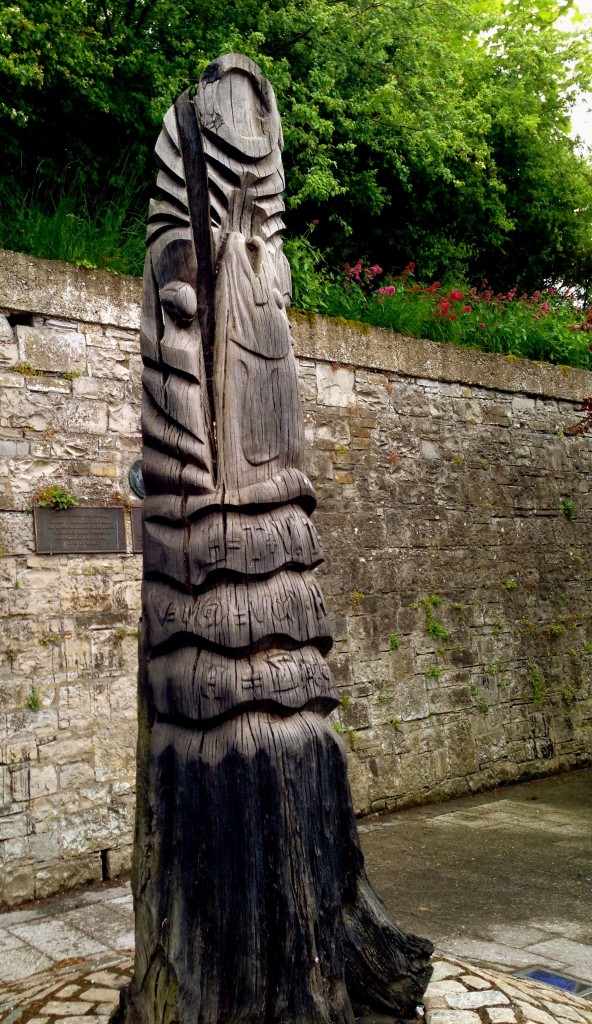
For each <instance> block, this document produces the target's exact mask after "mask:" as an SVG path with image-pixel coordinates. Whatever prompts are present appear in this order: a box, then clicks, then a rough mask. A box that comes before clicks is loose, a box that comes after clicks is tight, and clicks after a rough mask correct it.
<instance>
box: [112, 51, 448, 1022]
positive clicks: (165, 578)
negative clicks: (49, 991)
mask: <svg viewBox="0 0 592 1024" xmlns="http://www.w3.org/2000/svg"><path fill="white" fill-rule="evenodd" d="M281 144H282V142H281V129H280V121H279V115H278V111H277V107H276V103H275V97H274V95H273V92H272V89H271V87H270V85H269V83H268V82H267V81H266V80H265V79H264V78H262V77H261V73H260V71H259V69H258V68H257V66H256V65H255V64H253V63H252V61H250V60H248V59H247V58H245V57H242V56H237V55H230V56H225V57H221V58H220V59H219V60H217V61H215V62H214V63H213V64H210V66H209V67H208V68H207V70H206V71H205V73H204V75H203V77H202V79H201V82H200V84H199V87H198V89H197V93H196V94H195V96H193V95H192V94H191V93H190V92H185V93H183V95H182V96H181V97H180V98H179V99H178V100H177V102H176V103H175V105H174V106H173V107H172V108H171V109H170V110H169V112H168V113H167V115H166V117H165V118H164V126H163V130H162V132H161V135H160V137H159V139H158V142H157V146H156V155H157V160H158V165H159V168H160V170H159V175H158V187H159V190H160V199H159V200H158V201H156V202H153V203H151V206H150V215H149V225H148V255H147V259H146V269H145V277H144V302H143V313H142V329H141V336H142V355H143V359H144V365H145V369H144V396H143V410H142V423H143V435H144V451H143V472H144V480H145V487H146V499H145V502H144V584H143V600H142V616H143V628H142V640H141V651H140V676H139V711H140V734H139V748H138V795H137V820H136V844H135V860H134V877H133V887H134V898H135V913H136V961H135V974H134V979H133V981H132V984H131V986H130V987H129V989H128V990H126V991H125V992H124V993H123V995H122V1000H121V1005H120V1008H119V1010H118V1011H117V1015H116V1019H117V1020H119V1021H121V1022H126V1024H140V1022H141V1024H174V1022H178V1024H239V1022H240V1024H243V1022H245V1024H247V1022H248V1024H276V1022H278V1024H279V1022H282V1024H292V1022H302V1024H304V1022H315V1024H317V1022H318V1024H324V1022H352V1021H353V1020H354V1014H355V1012H359V1011H360V1010H361V1008H363V1007H370V1008H373V1009H374V1010H377V1011H379V1012H382V1013H389V1014H391V1015H396V1016H397V1018H400V1017H408V1016H414V1013H415V1006H416V1004H417V1003H418V1001H420V999H421V996H422V994H423V992H424V989H425V986H426V984H427V981H428V978H429V975H430V970H431V969H430V966H429V960H430V953H431V950H432V947H431V944H430V943H429V942H428V941H426V940H423V939H418V938H416V937H415V936H409V935H405V934H404V933H403V932H401V931H400V929H399V928H398V927H397V926H396V925H395V924H394V923H393V922H392V921H391V920H390V918H389V916H388V915H387V913H386V911H385V908H384V906H383V904H382V903H381V902H380V900H379V898H378V897H377V896H376V894H375V893H374V891H373V889H372V887H371V886H370V884H369V882H368V880H367V878H366V875H365V873H364V866H363V857H362V853H361V850H360V846H359V842H358V838H357V830H356V823H355V818H354V813H353V809H352V804H351V797H350V792H349V787H348V781H347V774H346V763H345V755H344V750H343V745H342V742H341V740H340V739H339V737H338V736H337V735H336V733H335V731H334V730H333V728H332V726H331V724H330V723H328V722H327V715H328V714H329V712H330V711H331V710H332V709H333V708H335V707H336V706H337V703H338V701H337V695H336V690H335V686H334V683H333V681H332V678H331V673H330V671H329V669H328V667H327V664H326V662H325V660H324V655H326V654H327V652H328V650H329V648H330V646H331V636H330V627H329V622H328V618H327V610H326V607H325V602H324V600H323V595H322V593H321V591H320V588H319V585H318V582H317V580H316V577H315V575H314V573H313V571H312V570H313V569H314V568H315V566H317V565H318V564H319V563H320V562H321V561H322V552H321V547H320V544H319V541H318V538H317V535H316V532H315V528H314V526H313V525H312V523H311V520H310V518H309V516H310V513H311V512H312V511H313V509H314V506H315V495H314V491H313V488H312V485H311V483H310V481H309V480H308V479H307V477H306V475H305V474H304V472H303V468H302V462H303V428H302V414H301V409H300V400H299V391H298V376H297V369H296V363H295V359H294V355H293V352H292V342H291V337H290V329H289V325H288V318H287V314H286V309H287V306H288V304H289V299H290V271H289V267H288V264H287V261H286V258H285V256H284V255H283V252H282V242H281V232H282V228H283V226H284V225H283V223H282V212H283V204H282V199H281V192H282V189H283V186H284V179H283V171H282V162H281V155H280V151H281Z"/></svg>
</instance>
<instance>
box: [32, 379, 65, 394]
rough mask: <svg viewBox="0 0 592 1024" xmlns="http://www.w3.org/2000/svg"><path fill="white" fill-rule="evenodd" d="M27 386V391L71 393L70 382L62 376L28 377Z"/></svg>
mask: <svg viewBox="0 0 592 1024" xmlns="http://www.w3.org/2000/svg"><path fill="white" fill-rule="evenodd" d="M25 387H26V389H27V391H40V392H44V393H46V394H58V395H69V394H71V387H70V382H69V381H67V380H62V379H61V378H60V377H27V379H26V383H25Z"/></svg>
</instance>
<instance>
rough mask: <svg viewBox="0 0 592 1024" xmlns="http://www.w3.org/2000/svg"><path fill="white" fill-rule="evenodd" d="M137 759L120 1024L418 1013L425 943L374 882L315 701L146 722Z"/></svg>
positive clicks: (334, 743)
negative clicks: (132, 958) (295, 709)
mask: <svg viewBox="0 0 592 1024" xmlns="http://www.w3.org/2000/svg"><path fill="white" fill-rule="evenodd" d="M146 763H147V771H146V772H145V773H142V770H140V780H139V782H140V786H141V787H142V786H143V792H142V793H140V804H139V806H141V808H142V811H141V813H140V814H139V815H138V826H137V827H138V834H137V836H136V851H137V852H136V856H137V858H138V859H137V862H136V865H135V878H134V889H135V902H136V921H137V923H136V935H137V941H138V943H139V944H138V947H137V949H136V965H135V975H134V980H133V982H132V984H131V986H130V987H129V988H128V989H127V990H126V991H124V992H123V993H122V1001H121V1006H120V1008H119V1010H118V1011H117V1014H116V1016H115V1017H114V1021H117V1022H119V1024H147V1022H150V1024H255V1022H257V1024H262V1022H267V1024H276V1022H278V1024H279V1022H282V1024H292V1022H293V1024H305V1022H306V1024H317V1022H318V1024H325V1022H327V1024H328V1022H335V1024H338V1022H343V1024H353V1021H354V1017H355V1011H354V1007H353V1006H352V1002H353V1003H354V1005H355V1009H356V1010H357V1009H359V1008H361V1007H369V1008H370V1009H372V1010H376V1011H378V1012H381V1013H385V1012H386V1013H390V1014H392V1015H393V1016H396V1017H397V1018H398V1019H400V1018H405V1017H413V1016H414V1015H415V1007H416V1005H417V1003H418V1002H420V1001H421V997H422V995H423V992H424V991H425V987H426V985H427V982H428V980H429V976H430V974H431V968H430V965H429V960H430V954H431V952H432V946H431V943H430V942H428V941H427V940H424V939H418V938H416V937H414V936H408V935H405V934H404V933H403V932H401V931H400V929H399V928H398V927H397V926H396V925H395V924H394V923H393V922H392V921H391V919H390V918H389V916H388V914H387V912H386V910H385V908H384V906H383V904H382V903H381V901H380V900H379V898H378V897H377V895H376V894H375V892H374V890H373V889H372V887H371V886H370V883H369V882H368V880H367V878H366V875H365V873H364V867H363V856H362V853H361V850H360V847H359V842H358V838H357V829H356V822H355V818H354V814H353V810H352V804H351V797H350V791H349V785H348V781H347V773H346V764H345V757H344V751H343V746H342V743H341V741H340V740H339V739H338V737H337V735H336V734H335V732H334V730H333V729H332V728H331V726H330V725H329V724H328V723H327V722H326V720H325V719H324V718H323V717H322V716H321V715H319V714H317V713H314V712H312V711H303V712H299V713H296V714H292V715H289V716H287V717H279V716H277V715H272V714H269V713H267V712H265V711H259V712H257V711H251V712H248V713H244V714H242V715H238V716H236V717H234V718H232V719H230V720H229V721H227V722H224V723H223V724H218V725H216V726H212V727H210V728H208V729H192V728H186V727H184V726H179V725H175V724H170V723H164V722H156V723H155V724H154V726H153V727H152V729H151V730H150V750H149V754H148V756H147V758H146Z"/></svg>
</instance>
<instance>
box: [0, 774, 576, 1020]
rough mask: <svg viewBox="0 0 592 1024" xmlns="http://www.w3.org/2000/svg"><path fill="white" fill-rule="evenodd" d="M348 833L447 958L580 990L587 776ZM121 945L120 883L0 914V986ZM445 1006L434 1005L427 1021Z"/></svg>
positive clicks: (421, 811) (369, 823)
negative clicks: (562, 977) (540, 975)
mask: <svg viewBox="0 0 592 1024" xmlns="http://www.w3.org/2000/svg"><path fill="white" fill-rule="evenodd" d="M360 832H361V836H362V843H363V846H364V850H365V853H366V858H367V865H368V870H369V874H370V876H371V878H372V879H373V881H374V882H375V884H376V885H377V887H378V889H379V891H380V892H381V894H382V896H383V898H384V900H385V902H386V904H387V906H388V907H389V909H390V910H391V911H392V912H393V913H394V915H395V917H396V918H397V919H398V920H399V921H400V923H401V924H402V925H403V926H405V927H406V928H408V929H412V930H414V931H417V932H421V933H423V934H425V935H428V936H429V937H430V938H432V939H433V940H434V941H435V943H436V946H437V948H438V950H439V951H440V952H441V953H443V954H444V955H446V957H447V959H449V958H450V956H452V957H461V958H463V960H464V959H468V960H471V961H474V962H476V963H480V964H482V965H486V966H487V965H488V966H489V967H494V968H495V967H497V968H501V969H502V970H505V971H506V972H513V971H516V970H518V969H519V968H523V967H530V966H547V967H552V968H554V969H559V970H563V971H565V972H566V973H568V974H571V975H572V976H575V977H576V978H579V979H582V980H583V981H589V982H590V984H591V986H592V915H591V908H592V898H591V897H592V863H591V858H590V839H591V837H592V770H589V769H588V770H583V771H579V772H575V773H572V774H570V775H563V776H558V777H555V778H553V779H548V780H544V781H540V782H532V783H528V784H525V785H522V786H514V787H511V788H508V789H504V790H499V791H498V792H496V793H492V794H487V795H485V796H480V797H473V798H470V799H465V800H458V801H454V802H451V803H448V804H445V805H441V806H438V807H426V808H417V809H413V810H410V811H404V812H401V813H399V814H396V815H391V816H389V817H387V818H377V819H365V820H364V821H363V822H362V823H361V825H360ZM132 946H133V919H132V905H131V895H130V892H129V886H128V885H127V884H123V885H121V886H117V887H111V888H103V889H101V890H99V891H87V892H82V893H78V894H75V895H71V896H67V897H59V898H56V899H54V900H48V901H45V902H43V903H39V904H36V905H32V906H29V907H27V908H24V909H21V910H17V911H13V912H9V913H5V914H0V983H5V985H6V984H7V983H10V982H15V981H16V982H20V981H21V980H23V984H27V979H29V978H30V976H31V975H32V974H33V973H35V972H37V971H43V970H44V969H46V968H51V967H52V966H53V967H55V966H56V965H62V964H63V961H65V960H68V959H71V958H84V957H88V958H93V961H94V962H95V963H105V962H107V961H108V959H109V957H115V958H116V959H117V960H118V962H119V963H121V962H122V961H121V958H122V954H127V955H129V953H130V951H131V948H132ZM59 969H60V970H61V969H62V967H61V966H60V968H59ZM88 970H91V968H90V967H88ZM465 970H466V968H465ZM457 973H458V972H457ZM54 987H55V986H54ZM469 987H470V986H469ZM498 987H499V986H498ZM457 991H460V990H457ZM435 994H436V995H438V993H435ZM106 1001H107V1000H106ZM457 1001H458V1000H457ZM469 1001H470V1000H469ZM0 1002H1V1000H0ZM99 1005H100V1004H97V1007H98V1006H99ZM502 1005H506V1004H500V1006H502ZM449 1008H450V1007H449V1004H448V1003H446V1004H445V1005H442V1006H440V1007H438V1006H434V1007H433V1013H434V1014H436V1016H434V1017H433V1024H446V1022H445V1021H444V1019H443V1018H441V1017H439V1016H438V1014H440V1015H441V1014H445V1013H447V1012H448V1009H449ZM457 1009H459V1008H457ZM93 1012H94V1011H93ZM463 1012H464V1011H463ZM467 1012H468V1009H467ZM488 1012H489V1011H488ZM540 1012H543V1011H542V1010H541V1011H540ZM494 1016H495V1014H494ZM555 1016H557V1015H555ZM490 1018H491V1015H490ZM490 1018H488V1019H490ZM13 1019H14V1020H17V1019H19V1018H17V1017H12V1016H11V1017H5V1018H3V1017H2V1016H1V1015H0V1020H6V1021H9V1020H13ZM64 1019H66V1018H64ZM518 1019H520V1018H518ZM529 1019H532V1020H535V1021H539V1018H537V1017H536V1016H535V1017H533V1018H529ZM572 1019H573V1020H577V1015H576V1017H573V1018H572ZM491 1021H492V1024H493V1018H491ZM498 1021H499V1024H501V1021H502V1018H501V1017H499V1014H498ZM71 1024H75V1021H74V1018H72V1021H71ZM458 1024H472V1022H471V1021H469V1019H468V1018H467V1019H466V1020H463V1021H460V1019H459V1020H458ZM539 1024H549V1021H548V1020H547V1021H542V1019H541V1020H540V1021H539Z"/></svg>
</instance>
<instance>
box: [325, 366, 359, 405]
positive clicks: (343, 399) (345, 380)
mask: <svg viewBox="0 0 592 1024" xmlns="http://www.w3.org/2000/svg"><path fill="white" fill-rule="evenodd" d="M316 375H317V401H318V403H319V405H331V406H336V407H338V408H340V407H341V408H345V407H346V406H348V405H353V404H354V402H355V396H354V380H355V377H354V371H353V370H346V369H345V368H343V367H338V368H336V369H335V370H334V369H333V367H332V366H331V365H328V364H326V363H318V364H317V367H316Z"/></svg>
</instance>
